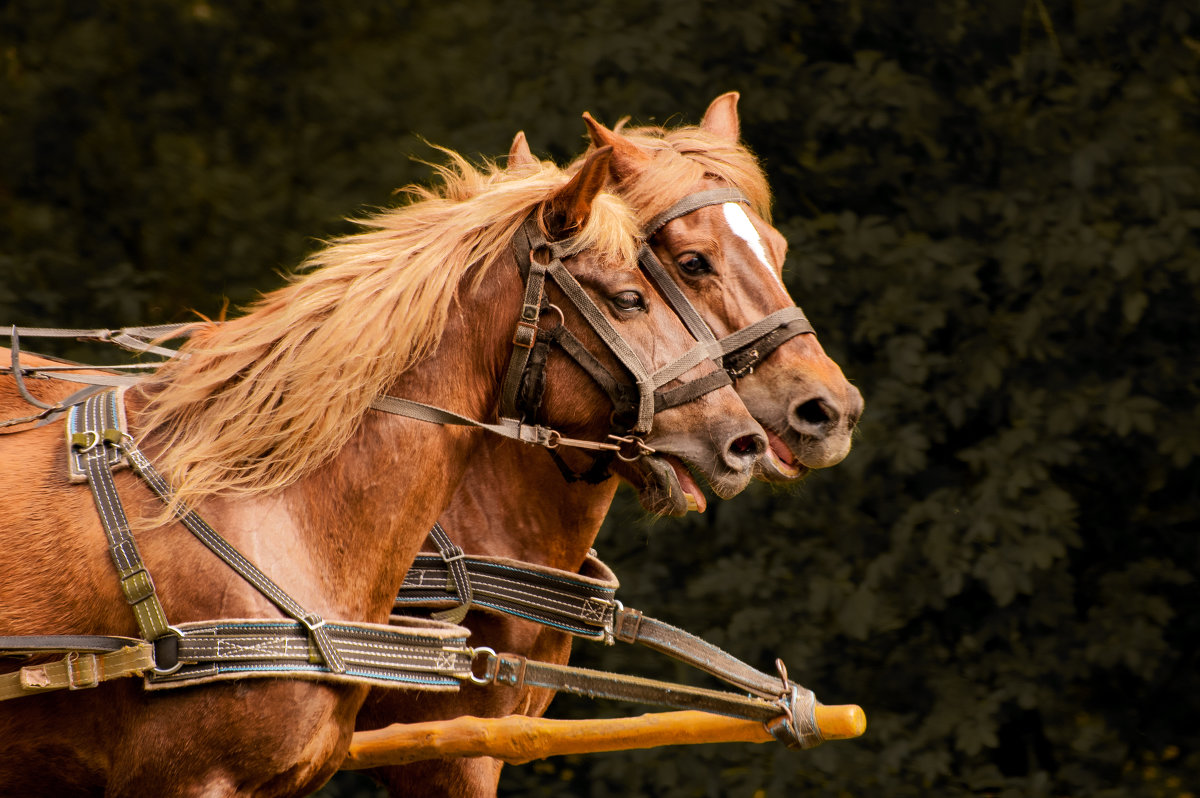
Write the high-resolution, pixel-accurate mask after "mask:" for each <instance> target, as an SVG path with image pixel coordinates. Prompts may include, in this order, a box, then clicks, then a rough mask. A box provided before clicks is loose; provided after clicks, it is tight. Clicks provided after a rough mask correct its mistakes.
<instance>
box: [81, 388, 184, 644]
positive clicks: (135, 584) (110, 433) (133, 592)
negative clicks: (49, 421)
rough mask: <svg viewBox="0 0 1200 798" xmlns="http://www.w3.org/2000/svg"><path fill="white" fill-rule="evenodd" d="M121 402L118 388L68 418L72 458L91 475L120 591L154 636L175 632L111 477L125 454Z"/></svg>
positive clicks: (150, 637)
mask: <svg viewBox="0 0 1200 798" xmlns="http://www.w3.org/2000/svg"><path fill="white" fill-rule="evenodd" d="M117 401H118V400H117V392H116V391H106V392H104V393H102V394H98V395H95V396H91V397H89V398H88V399H87V400H86V401H85V402H84V403H83V404H82V405H76V406H75V407H73V408H72V409H71V412H70V414H69V415H68V418H67V442H68V449H69V455H70V456H69V461H70V463H71V470H72V473H82V474H83V475H84V476H86V478H87V483H88V487H89V488H91V492H92V498H93V499H94V500H95V504H96V512H97V513H98V515H99V516H100V524H101V526H102V527H103V528H104V535H105V537H106V538H107V539H108V551H109V554H110V555H111V556H112V561H113V565H115V566H116V569H117V575H118V577H119V578H120V586H121V593H122V594H123V595H124V596H125V600H126V601H127V602H128V603H129V606H130V608H131V609H132V610H133V614H134V618H136V619H137V624H138V630H139V631H140V632H141V634H142V637H143V638H145V639H146V640H151V641H153V640H158V639H159V638H162V637H165V636H166V635H168V634H170V629H169V628H168V627H169V624H168V623H167V616H166V613H165V612H164V611H163V608H162V603H161V602H160V601H159V600H158V595H157V593H156V592H155V588H154V580H153V579H151V577H150V572H149V571H148V570H146V563H145V562H144V561H143V560H142V554H141V552H140V551H139V550H138V545H137V542H136V541H135V540H134V538H133V534H132V533H131V532H130V530H129V521H128V519H127V518H126V517H125V510H124V508H123V507H122V506H121V497H120V496H119V495H118V493H117V488H116V483H115V482H114V481H113V477H112V470H111V469H112V468H113V467H114V466H116V465H118V464H120V463H121V462H122V461H123V459H124V458H123V456H122V452H121V448H120V442H121V436H122V435H123V434H124V432H123V427H122V424H121V418H120V410H119V408H118V405H117Z"/></svg>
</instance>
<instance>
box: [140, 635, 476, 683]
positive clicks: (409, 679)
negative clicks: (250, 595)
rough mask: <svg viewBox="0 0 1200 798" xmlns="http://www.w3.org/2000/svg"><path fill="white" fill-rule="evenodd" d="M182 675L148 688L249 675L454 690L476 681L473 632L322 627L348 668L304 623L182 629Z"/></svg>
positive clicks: (159, 678) (161, 678) (153, 675)
mask: <svg viewBox="0 0 1200 798" xmlns="http://www.w3.org/2000/svg"><path fill="white" fill-rule="evenodd" d="M176 628H177V629H178V631H179V633H180V638H179V661H180V663H181V665H180V667H179V669H178V670H176V671H174V672H171V673H160V672H156V671H151V672H150V673H148V674H147V675H146V687H147V689H158V688H169V687H178V686H185V685H193V684H196V683H206V682H213V681H221V680H228V679H243V678H248V677H280V676H284V677H293V678H310V679H318V680H321V681H327V682H328V681H333V682H353V683H368V684H373V685H379V686H383V687H406V688H410V689H419V690H454V689H456V688H457V687H458V685H459V684H461V683H462V682H464V681H466V680H467V679H469V678H471V662H472V659H473V657H474V651H473V650H472V649H471V648H470V647H468V646H467V635H468V634H470V632H469V631H468V630H467V629H465V628H463V627H461V626H458V625H456V624H450V623H445V622H441V621H432V620H423V619H418V618H410V619H405V621H404V623H403V624H393V625H382V624H370V623H357V622H346V621H329V622H328V623H326V624H324V625H323V626H322V627H321V628H322V629H323V630H324V631H325V633H326V635H327V637H328V641H329V645H330V646H331V648H332V649H333V650H334V651H336V652H337V659H338V661H339V662H340V663H342V667H341V668H340V669H338V670H334V669H333V668H332V667H330V665H329V658H328V657H326V656H325V654H324V653H323V652H319V651H317V650H316V648H315V646H314V641H313V637H312V635H311V634H310V631H309V629H308V628H307V627H306V626H305V625H304V624H301V623H294V622H291V621H286V620H271V619H263V618H243V619H225V620H219V621H199V622H194V623H181V624H179V625H178V627H176Z"/></svg>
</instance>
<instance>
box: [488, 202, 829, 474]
mask: <svg viewBox="0 0 1200 798" xmlns="http://www.w3.org/2000/svg"><path fill="white" fill-rule="evenodd" d="M727 202H737V203H744V204H746V205H749V204H750V200H749V199H748V198H747V197H746V195H745V194H743V193H742V192H741V191H738V190H737V189H734V188H717V189H709V190H705V191H698V192H695V193H692V194H688V195H687V196H685V197H683V198H682V199H680V200H679V201H677V202H676V203H675V204H673V205H672V206H671V207H670V208H668V209H667V210H665V211H663V212H662V213H660V214H659V215H657V216H655V217H654V218H653V219H652V220H651V221H650V222H649V223H648V224H647V225H646V226H645V228H644V229H643V231H642V234H643V243H642V246H641V248H640V250H639V252H638V264H639V265H640V267H641V269H642V271H643V272H644V273H645V274H646V276H647V277H648V278H649V279H650V281H651V282H652V283H653V284H654V287H655V288H657V289H658V291H659V293H660V294H661V295H662V296H663V298H664V299H665V300H666V302H667V304H668V305H669V306H670V307H671V309H672V310H673V311H674V312H675V314H676V315H677V316H679V318H680V320H681V321H683V323H684V326H685V327H686V328H687V330H688V332H689V333H691V335H692V337H693V338H694V339H695V340H696V342H697V343H696V346H694V347H693V348H692V349H690V350H689V351H688V352H687V353H685V354H684V355H682V356H681V357H680V358H678V359H676V360H675V361H674V362H673V363H671V364H669V365H667V366H664V367H663V368H662V369H659V370H658V371H657V372H655V374H654V375H653V380H652V381H651V382H652V384H653V393H652V399H653V406H652V408H651V409H650V411H649V412H647V404H648V402H649V400H650V398H651V393H650V391H648V390H647V382H646V381H642V380H638V379H637V377H638V375H639V372H638V371H637V370H635V367H634V366H631V362H630V361H629V360H628V359H626V358H622V356H621V355H620V354H619V353H618V351H617V350H616V349H615V348H614V347H613V346H612V345H611V344H610V343H609V342H610V339H609V338H608V337H606V336H607V335H608V333H607V332H606V331H605V328H604V327H601V326H599V324H597V323H596V322H592V319H591V318H590V317H589V316H588V314H586V313H585V314H584V315H585V318H588V320H589V322H592V329H593V330H595V331H596V332H597V333H598V334H599V335H600V336H601V338H602V340H604V341H605V343H606V344H609V348H610V351H612V352H613V354H614V355H616V356H617V357H618V359H619V360H620V361H621V363H622V364H623V365H624V366H625V367H626V368H627V369H628V370H629V371H630V373H631V374H633V375H634V378H635V382H634V383H633V384H632V385H631V384H630V383H628V382H626V381H622V380H621V379H619V378H617V377H615V376H614V375H613V374H612V373H611V372H610V371H609V370H608V369H606V368H605V367H604V366H603V365H602V364H601V363H600V362H599V361H598V360H596V358H595V357H593V356H592V355H591V354H590V353H589V352H588V351H587V349H586V348H585V347H584V346H583V344H581V343H580V342H579V339H578V338H576V337H575V336H574V334H572V333H571V332H570V330H568V329H567V328H566V327H565V326H563V324H562V323H561V318H562V311H561V310H559V308H557V307H556V306H554V305H552V304H550V303H549V301H548V299H547V298H546V297H545V296H544V291H543V286H544V284H545V279H546V276H547V275H549V276H550V277H551V279H553V280H554V282H555V283H556V284H558V285H559V287H560V288H564V286H566V285H571V283H574V278H573V277H571V276H570V274H569V273H567V272H566V270H565V269H564V268H562V264H561V261H562V259H564V258H567V257H569V256H570V255H571V254H574V251H575V250H573V249H572V246H573V243H572V242H571V241H565V242H558V243H547V242H546V241H545V239H544V237H542V236H541V234H540V232H539V230H538V228H537V226H536V225H534V224H533V223H532V220H531V221H530V222H527V223H526V224H525V225H524V226H523V227H522V229H521V231H520V233H519V234H518V235H517V237H516V238H515V239H514V242H513V250H514V254H515V255H516V258H517V264H518V267H519V268H520V269H521V274H522V277H523V278H524V279H525V296H524V301H523V304H522V308H521V319H520V321H519V322H518V323H517V329H516V332H515V334H514V336H513V355H512V358H511V360H510V361H509V366H508V370H507V372H506V375H505V379H504V385H503V388H502V391H501V404H500V411H501V416H502V417H504V418H512V419H515V418H520V419H532V418H536V416H537V413H538V410H539V408H540V406H541V400H542V394H543V392H544V390H545V363H546V358H547V355H548V351H549V349H550V347H551V346H557V347H558V348H560V349H561V350H562V351H563V352H564V353H566V354H567V355H568V356H569V357H571V358H572V359H573V360H574V361H575V362H576V363H577V364H578V365H579V366H580V367H581V368H582V369H583V370H584V371H585V372H587V373H588V374H589V375H590V376H591V377H592V379H593V381H594V382H595V383H596V384H597V385H598V386H599V387H600V388H601V390H603V391H604V392H605V393H606V394H607V395H608V397H609V400H610V401H611V402H612V404H613V414H612V420H613V427H612V430H611V431H610V435H609V438H610V440H613V441H625V442H632V441H640V438H637V437H636V434H638V433H642V432H645V431H648V429H649V426H648V425H649V420H650V419H651V418H652V417H653V414H655V413H660V412H662V411H663V410H666V409H668V408H671V407H675V406H677V405H681V404H685V403H687V402H690V401H692V400H694V399H698V398H699V397H701V396H703V395H705V394H706V393H708V392H710V391H714V390H717V389H718V388H722V387H724V386H726V385H731V384H733V382H734V381H735V380H737V379H740V378H741V377H744V376H747V375H749V374H751V373H753V372H754V369H755V368H756V367H757V365H758V364H759V363H761V362H762V361H763V360H764V359H766V357H767V356H768V355H770V354H771V353H772V352H774V351H775V350H776V349H777V348H779V347H780V346H781V345H782V344H783V343H785V342H786V341H788V340H790V339H792V338H794V337H796V336H798V335H802V334H804V333H813V332H814V330H813V327H812V325H811V324H810V323H809V321H808V319H807V318H805V316H804V312H803V311H801V310H800V308H798V307H796V306H794V305H793V306H790V307H785V308H781V309H780V310H777V311H775V312H773V313H770V314H768V315H767V316H765V317H764V318H762V319H759V320H758V321H756V322H753V323H751V324H749V325H747V326H745V327H743V328H741V329H739V330H737V331H736V332H733V333H730V334H729V335H727V336H725V337H724V338H721V339H719V340H718V339H717V338H716V336H715V335H714V334H713V332H712V329H711V328H710V327H709V326H708V324H707V323H706V322H705V321H704V319H703V317H702V316H701V315H700V312H699V311H698V310H697V309H696V307H695V306H694V305H693V304H692V303H691V301H690V300H688V298H687V296H686V295H685V294H684V293H683V291H682V290H681V289H680V288H679V286H678V284H677V283H676V282H675V281H674V280H673V279H672V278H671V276H670V274H668V273H667V270H666V268H665V267H664V266H663V264H662V261H660V260H659V258H658V256H657V255H656V254H655V252H654V249H653V247H651V246H650V241H651V239H653V237H654V236H655V235H656V234H657V233H658V232H660V231H661V230H662V228H663V227H665V226H666V225H667V224H668V223H670V222H672V221H674V220H675V219H678V218H680V217H681V216H686V215H688V214H690V213H692V212H694V211H697V210H700V209H701V208H706V207H709V206H712V205H723V204H725V203H727ZM539 256H540V257H539ZM564 277H565V279H564ZM568 280H569V281H570V282H567V281H568ZM575 285H577V283H575ZM564 293H567V295H568V296H569V297H570V298H571V299H572V301H573V302H575V304H576V307H577V308H578V309H580V311H581V313H582V312H583V308H584V307H588V306H589V305H590V306H591V307H592V308H594V307H595V306H594V304H592V303H591V300H590V299H588V297H587V296H586V295H582V294H578V296H580V297H581V299H580V301H576V295H574V294H571V293H568V292H566V290H565V288H564ZM584 303H586V304H584ZM548 311H556V312H557V313H558V315H559V319H560V323H559V324H557V325H556V326H554V327H551V328H549V329H544V328H541V327H540V326H539V321H540V319H541V318H542V316H543V315H544V314H545V313H547V312H548ZM596 315H597V316H598V321H599V322H603V323H604V324H605V325H607V321H606V320H605V319H604V318H603V317H602V316H599V315H598V312H597V314H596ZM607 329H608V330H611V329H612V328H611V326H610V325H607ZM612 335H616V333H615V331H613V332H612ZM706 359H707V360H711V361H712V362H713V363H714V364H716V366H717V369H716V370H715V371H712V372H709V373H708V374H706V375H704V376H702V377H698V378H696V379H693V380H689V381H686V382H684V383H682V384H680V385H677V386H675V387H673V388H671V389H669V390H668V389H665V388H664V387H663V386H664V385H665V384H667V383H668V382H670V381H671V380H673V379H676V378H678V377H679V376H681V375H682V374H684V373H686V372H687V371H688V370H689V369H691V368H692V367H694V366H696V365H697V364H699V363H700V362H702V361H703V360H706ZM633 362H636V358H634V359H633ZM634 396H636V402H635V400H634ZM634 413H636V418H637V422H636V423H635V424H633V425H628V424H626V425H625V426H624V427H622V424H621V420H622V419H628V418H630V417H633V414H634ZM641 446H644V444H640V445H639V448H641ZM588 448H596V447H588ZM647 448H648V447H647ZM549 449H550V455H551V457H552V458H553V459H554V462H555V464H556V465H557V466H558V468H559V471H560V472H561V473H562V475H563V477H564V478H565V479H566V480H567V481H568V482H574V481H580V480H582V481H585V482H588V483H592V484H595V483H598V482H602V481H603V480H605V479H607V478H608V476H609V472H608V466H609V465H610V464H611V462H612V459H613V456H614V454H615V456H617V457H619V458H621V459H624V460H631V459H636V458H632V457H628V456H626V455H624V454H622V453H620V452H619V451H617V452H613V451H612V450H607V451H605V450H601V451H600V453H599V454H598V455H595V456H594V459H593V462H592V464H591V465H590V467H588V468H587V469H586V470H584V471H579V470H576V469H574V468H572V467H571V466H570V465H568V464H567V463H566V462H565V461H564V460H563V459H562V457H561V456H560V455H559V454H558V453H557V452H556V451H554V447H549ZM642 453H644V454H649V453H651V452H650V451H645V450H643V451H642Z"/></svg>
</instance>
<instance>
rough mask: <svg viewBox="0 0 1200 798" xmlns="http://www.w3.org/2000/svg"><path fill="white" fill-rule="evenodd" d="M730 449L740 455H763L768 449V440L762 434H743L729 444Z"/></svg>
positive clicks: (755, 456) (756, 456)
mask: <svg viewBox="0 0 1200 798" xmlns="http://www.w3.org/2000/svg"><path fill="white" fill-rule="evenodd" d="M729 451H730V452H732V453H733V454H735V455H737V456H739V457H754V458H758V457H761V456H762V455H763V454H764V453H765V452H766V451H767V441H766V439H765V438H763V436H761V435H743V436H742V437H740V438H735V439H734V441H733V443H731V444H729Z"/></svg>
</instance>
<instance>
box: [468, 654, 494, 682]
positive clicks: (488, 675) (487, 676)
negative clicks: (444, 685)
mask: <svg viewBox="0 0 1200 798" xmlns="http://www.w3.org/2000/svg"><path fill="white" fill-rule="evenodd" d="M480 654H487V655H489V657H490V659H489V660H488V665H489V667H488V668H487V669H486V670H484V672H483V676H482V677H479V676H476V675H475V667H474V665H475V658H476V657H477V656H479V655H480ZM495 656H496V650H495V649H493V648H488V647H487V646H480V647H479V648H473V649H471V666H472V667H470V668H469V669H468V670H467V675H468V678H469V679H470V680H471V682H472V684H478V685H485V684H491V683H492V680H493V679H495V678H496V674H495V673H494V672H493V671H492V669H491V667H490V666H491V663H492V662H493V661H494V658H495Z"/></svg>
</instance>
